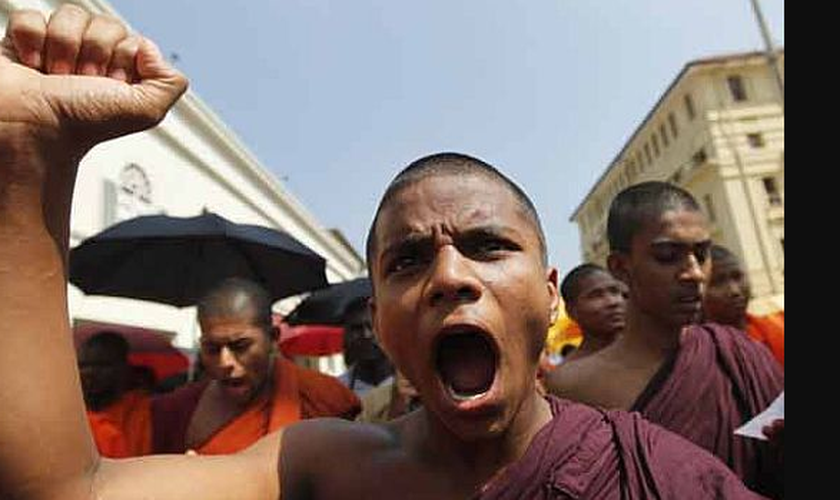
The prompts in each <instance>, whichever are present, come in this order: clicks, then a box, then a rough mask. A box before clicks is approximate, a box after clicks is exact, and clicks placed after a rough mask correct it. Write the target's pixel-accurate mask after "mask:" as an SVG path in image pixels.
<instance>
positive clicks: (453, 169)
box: [366, 153, 548, 274]
mask: <svg viewBox="0 0 840 500" xmlns="http://www.w3.org/2000/svg"><path fill="white" fill-rule="evenodd" d="M462 175H478V176H481V177H484V178H486V179H487V180H490V181H493V182H497V183H499V185H501V186H504V187H505V188H506V189H507V190H508V191H510V193H511V194H513V196H514V198H516V201H517V202H518V203H519V205H520V207H521V208H522V211H523V212H524V213H525V215H526V216H527V218H528V219H529V220H530V221H531V223H532V225H533V229H534V231H536V233H537V236H538V238H539V241H540V246H541V252H542V258H543V264H544V265H547V264H548V256H547V250H546V244H545V234H544V233H543V229H542V224H541V223H540V218H539V215H538V214H537V209H536V208H535V207H534V204H533V203H532V202H531V200H530V198H528V195H527V194H525V191H523V190H522V188H520V187H519V186H518V185H517V184H516V183H515V182H513V181H512V180H510V179H509V178H508V177H507V176H505V175H504V174H503V173H501V172H500V171H499V170H498V169H496V168H495V167H493V166H492V165H490V164H489V163H487V162H485V161H483V160H480V159H478V158H475V157H472V156H469V155H465V154H461V153H437V154H433V155H429V156H424V157H423V158H420V159H418V160H415V161H414V162H412V163H411V164H410V165H409V166H407V167H405V168H404V169H403V170H402V171H401V172H400V173H399V174H397V176H396V177H394V180H392V181H391V184H389V185H388V189H386V190H385V194H384V195H383V196H382V201H381V202H380V203H379V207H378V208H377V209H376V215H375V217H374V219H373V223H372V224H371V226H370V230H369V231H368V237H367V245H366V254H367V262H368V272H369V273H371V274H372V269H371V265H372V262H373V260H374V257H375V255H376V228H377V223H378V222H379V216H380V214H381V213H382V211H383V210H384V209H385V207H387V206H388V204H389V203H390V202H391V201H392V200H393V199H394V198H395V197H396V196H397V195H398V194H399V193H400V192H402V191H403V190H404V189H405V188H407V187H409V186H413V185H414V184H416V183H418V182H420V181H422V180H424V179H427V178H430V177H443V176H462Z"/></svg>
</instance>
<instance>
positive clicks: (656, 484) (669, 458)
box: [474, 397, 761, 500]
mask: <svg viewBox="0 0 840 500" xmlns="http://www.w3.org/2000/svg"><path fill="white" fill-rule="evenodd" d="M549 403H550V404H551V410H552V414H553V415H554V419H553V420H552V421H551V422H549V423H548V424H547V425H546V426H545V427H543V428H542V429H541V430H540V431H539V432H538V433H537V435H536V436H534V439H533V440H532V441H531V444H530V445H529V447H528V449H527V451H526V452H525V455H524V456H523V457H522V458H521V459H520V460H518V461H517V462H516V463H514V464H512V465H511V466H510V467H508V468H507V469H506V470H505V471H503V472H502V473H501V474H500V475H499V476H497V477H496V478H495V479H494V480H493V481H491V482H490V483H489V484H488V485H487V486H486V487H485V488H484V490H483V491H482V492H481V493H480V494H478V495H476V496H475V498H474V500H521V499H528V500H555V499H557V500H559V499H587V500H606V499H622V500H636V499H639V500H642V499H679V500H692V499H697V500H700V499H704V500H705V499H724V498H725V499H757V498H761V497H759V496H758V495H756V494H755V493H753V492H751V491H749V490H748V489H747V488H746V486H745V485H744V484H743V483H742V482H741V481H740V479H738V477H737V476H736V475H735V474H733V472H732V471H731V470H729V469H728V468H727V467H726V465H724V464H723V463H721V462H720V460H718V459H717V458H715V457H713V456H712V455H711V454H709V453H708V452H706V451H704V450H702V449H700V448H698V447H697V446H695V445H693V444H691V443H689V442H688V441H686V440H685V439H683V438H681V437H680V436H677V435H675V434H673V433H671V432H668V431H666V430H665V429H662V428H661V427H659V426H656V425H652V424H650V423H649V422H647V421H646V420H644V419H643V418H641V417H640V416H639V414H637V413H627V412H622V411H604V410H597V409H594V408H590V407H588V406H583V405H580V404H577V403H571V402H569V401H565V400H560V399H557V398H554V397H549Z"/></svg>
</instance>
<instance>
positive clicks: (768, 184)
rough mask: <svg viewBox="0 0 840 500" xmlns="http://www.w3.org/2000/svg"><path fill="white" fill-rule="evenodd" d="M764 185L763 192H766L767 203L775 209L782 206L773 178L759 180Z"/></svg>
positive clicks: (780, 196)
mask: <svg viewBox="0 0 840 500" xmlns="http://www.w3.org/2000/svg"><path fill="white" fill-rule="evenodd" d="M761 182H762V183H764V191H765V192H767V201H768V202H770V205H772V206H774V207H777V206H780V205H781V204H782V195H781V193H779V186H778V184H776V178H775V177H765V178H763V179H761Z"/></svg>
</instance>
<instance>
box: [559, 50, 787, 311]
mask: <svg viewBox="0 0 840 500" xmlns="http://www.w3.org/2000/svg"><path fill="white" fill-rule="evenodd" d="M784 60H785V58H784V51H783V50H782V51H780V52H779V54H778V61H779V65H780V68H781V72H782V74H784ZM782 92H783V91H782V90H781V89H780V86H779V82H778V81H777V78H776V76H775V73H774V71H773V69H772V67H771V66H769V65H768V60H767V57H766V54H764V53H745V54H736V55H728V56H721V57H715V58H710V59H703V60H698V61H693V62H691V63H689V64H687V65H686V66H685V68H684V69H683V70H682V71H681V72H680V74H679V75H678V76H677V77H676V79H675V80H674V81H673V82H672V83H671V85H670V87H669V88H668V89H667V90H666V92H665V93H664V94H663V95H662V97H661V98H660V100H659V101H658V102H657V104H656V106H654V108H653V109H652V110H651V111H650V113H649V114H648V115H647V116H646V117H645V119H644V120H643V121H642V123H641V125H639V127H638V128H637V129H636V131H635V132H634V133H633V135H632V137H631V138H630V140H629V141H628V142H627V143H626V144H625V145H624V147H623V148H622V149H621V151H620V153H619V154H618V155H617V156H616V158H615V160H613V161H612V163H611V164H610V165H609V166H608V168H607V169H606V171H605V172H604V173H603V175H601V177H600V178H599V180H598V181H597V182H596V184H595V185H594V186H593V187H592V189H591V190H590V192H589V194H587V196H586V198H585V199H584V200H583V201H582V202H581V203H580V205H579V206H578V208H577V209H576V210H575V212H574V214H573V215H572V217H571V220H572V221H573V222H575V223H577V225H578V229H579V231H580V241H581V254H582V257H583V260H584V261H587V262H596V263H601V264H604V263H605V261H606V258H607V255H608V252H609V244H608V242H607V236H606V222H607V212H608V210H609V205H610V202H611V201H612V199H613V198H614V197H615V195H616V194H617V193H618V192H619V191H621V190H622V189H624V188H626V187H628V186H631V185H633V184H638V183H640V182H645V181H650V180H658V181H668V182H672V183H674V184H677V185H679V186H681V187H683V188H685V189H687V190H688V191H689V192H691V193H692V194H693V195H694V196H695V197H696V198H697V200H698V202H699V203H700V204H701V205H702V207H703V210H704V211H705V213H706V215H707V217H708V220H709V222H710V226H711V230H712V238H713V240H714V241H715V242H716V243H719V244H721V245H724V246H726V247H727V248H729V249H730V250H732V251H733V252H735V253H736V254H738V255H739V256H741V258H742V259H743V261H744V265H745V267H746V268H747V271H748V273H749V279H750V281H751V283H752V288H753V295H754V299H755V300H753V303H752V305H751V309H752V310H754V311H755V312H766V311H769V310H773V309H778V308H783V307H784V257H785V226H784V223H785V212H784V210H785V125H784V98H783V95H782Z"/></svg>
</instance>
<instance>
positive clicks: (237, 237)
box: [70, 212, 327, 307]
mask: <svg viewBox="0 0 840 500" xmlns="http://www.w3.org/2000/svg"><path fill="white" fill-rule="evenodd" d="M325 265H326V262H325V260H324V258H323V257H321V256H320V255H318V254H316V253H315V252H313V251H312V250H310V249H309V248H307V247H306V246H304V245H303V244H302V243H300V242H299V241H297V240H296V239H294V238H293V237H291V236H290V235H288V234H287V233H285V232H282V231H278V230H276V229H270V228H267V227H262V226H254V225H249V224H235V223H233V222H231V221H229V220H227V219H225V218H223V217H220V216H218V215H216V214H213V213H209V212H205V213H204V214H202V215H199V216H197V217H187V218H182V217H169V216H166V215H151V216H144V217H137V218H135V219H130V220H127V221H124V222H121V223H119V224H116V225H114V226H112V227H110V228H108V229H106V230H105V231H103V232H101V233H99V234H98V235H95V236H92V237H90V238H88V239H86V240H85V241H84V242H82V243H81V244H80V245H79V246H77V247H76V248H74V249H73V250H71V252H70V282H71V283H73V284H74V285H76V286H78V287H79V288H81V289H82V291H84V292H85V293H87V294H97V295H110V296H116V297H130V298H135V299H143V300H151V301H155V302H163V303H166V304H171V305H174V306H178V307H184V306H188V305H194V304H195V303H196V302H197V301H198V299H200V298H201V297H202V296H203V295H204V294H205V293H206V292H207V291H208V290H209V289H211V288H212V287H213V286H215V285H216V284H217V283H219V282H220V281H222V280H223V279H226V278H230V277H241V278H247V279H250V280H253V281H256V282H258V283H260V284H262V285H263V286H264V287H266V289H267V290H268V291H269V293H270V294H271V296H272V298H273V299H274V300H277V299H280V298H283V297H288V296H290V295H295V294H298V293H302V292H305V291H309V290H313V289H316V288H322V287H324V286H327V279H326V274H325V269H324V268H325Z"/></svg>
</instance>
